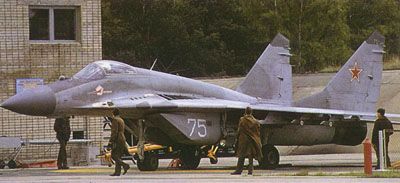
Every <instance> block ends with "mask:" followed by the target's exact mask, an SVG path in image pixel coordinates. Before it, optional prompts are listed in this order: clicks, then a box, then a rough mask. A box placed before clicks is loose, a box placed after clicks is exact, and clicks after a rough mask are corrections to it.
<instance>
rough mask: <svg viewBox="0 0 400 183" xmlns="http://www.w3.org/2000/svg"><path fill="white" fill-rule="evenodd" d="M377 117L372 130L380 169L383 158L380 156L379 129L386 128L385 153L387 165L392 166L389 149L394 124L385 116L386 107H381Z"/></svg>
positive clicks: (377, 167)
mask: <svg viewBox="0 0 400 183" xmlns="http://www.w3.org/2000/svg"><path fill="white" fill-rule="evenodd" d="M376 116H377V119H376V120H375V123H374V130H373V131H372V144H373V146H374V150H375V154H376V158H377V160H378V162H377V166H376V169H380V168H382V167H380V166H379V165H380V161H381V159H380V158H379V131H381V130H385V132H386V133H385V134H384V136H385V145H386V148H384V150H385V151H384V154H385V155H386V165H387V166H388V167H390V166H391V164H390V158H389V154H388V149H389V136H390V135H392V134H393V126H392V123H391V122H390V121H389V119H387V118H386V116H385V109H382V108H379V109H378V110H377V113H376Z"/></svg>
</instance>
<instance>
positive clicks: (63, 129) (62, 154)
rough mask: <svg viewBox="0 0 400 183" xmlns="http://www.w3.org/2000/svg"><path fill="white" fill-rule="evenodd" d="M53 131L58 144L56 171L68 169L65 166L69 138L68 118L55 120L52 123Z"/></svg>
mask: <svg viewBox="0 0 400 183" xmlns="http://www.w3.org/2000/svg"><path fill="white" fill-rule="evenodd" d="M54 131H56V134H57V136H56V137H57V140H58V142H59V144H60V150H59V152H58V158H57V167H58V169H69V167H68V165H67V142H68V141H69V138H70V136H71V127H70V123H69V117H64V118H57V119H56V121H55V122H54Z"/></svg>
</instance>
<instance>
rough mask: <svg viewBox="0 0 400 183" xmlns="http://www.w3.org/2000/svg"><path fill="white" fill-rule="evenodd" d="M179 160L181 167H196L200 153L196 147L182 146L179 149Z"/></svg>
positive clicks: (189, 168) (190, 168)
mask: <svg viewBox="0 0 400 183" xmlns="http://www.w3.org/2000/svg"><path fill="white" fill-rule="evenodd" d="M179 158H180V160H181V164H182V169H185V170H193V169H196V168H197V167H198V166H199V164H200V159H201V153H200V149H199V148H197V147H184V148H183V149H182V150H181V154H180V157H179Z"/></svg>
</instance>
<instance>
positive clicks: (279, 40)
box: [271, 33, 289, 48]
mask: <svg viewBox="0 0 400 183" xmlns="http://www.w3.org/2000/svg"><path fill="white" fill-rule="evenodd" d="M271 45H272V46H277V47H287V48H288V47H289V39H288V38H286V37H285V36H284V35H282V34H281V33H278V34H277V35H276V36H275V37H274V39H273V40H272V42H271Z"/></svg>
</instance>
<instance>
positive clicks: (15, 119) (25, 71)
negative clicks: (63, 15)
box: [0, 0, 102, 160]
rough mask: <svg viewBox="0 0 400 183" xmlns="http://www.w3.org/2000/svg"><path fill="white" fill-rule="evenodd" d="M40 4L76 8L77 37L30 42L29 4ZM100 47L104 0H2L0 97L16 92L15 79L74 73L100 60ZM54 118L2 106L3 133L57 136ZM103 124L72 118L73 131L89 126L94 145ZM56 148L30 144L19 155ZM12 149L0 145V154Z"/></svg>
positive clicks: (44, 154) (39, 155)
mask: <svg viewBox="0 0 400 183" xmlns="http://www.w3.org/2000/svg"><path fill="white" fill-rule="evenodd" d="M39 5H40V6H74V7H78V9H79V10H78V11H79V13H78V24H79V28H78V33H79V34H80V36H79V39H78V40H77V41H73V42H69V43H67V42H65V43H60V42H58V43H56V42H40V43H38V42H34V41H30V40H29V6H39ZM101 49H102V48H101V1H100V0H0V101H4V100H5V99H7V98H9V97H11V96H12V95H14V94H15V93H16V87H15V84H16V79H17V78H43V79H44V81H45V83H46V84H47V83H49V82H53V81H55V80H57V79H58V77H59V76H60V75H65V76H67V77H68V76H71V75H72V74H73V73H76V72H77V71H78V70H80V69H82V68H83V67H84V66H85V65H87V64H88V63H90V62H92V61H95V60H99V59H101V57H102V52H101ZM53 123H54V120H53V119H46V118H42V117H31V116H24V115H18V114H16V113H13V112H10V111H7V110H4V109H0V136H13V137H21V138H23V139H28V140H32V139H54V140H55V133H54V131H53ZM101 126H102V123H101V121H100V119H98V118H83V117H79V118H75V119H72V120H71V128H72V130H73V131H75V130H84V131H86V132H85V137H86V138H87V139H91V140H93V141H94V144H95V145H98V144H99V143H100V141H101V133H102V127H101ZM55 142H56V141H55ZM73 146H74V145H71V146H70V147H69V149H68V151H69V152H70V151H71V148H72V147H73ZM57 149H58V145H57V144H55V145H29V146H26V147H24V148H23V150H22V153H21V155H20V156H19V157H20V159H24V160H35V159H49V158H55V157H56V156H57ZM11 152H12V150H10V149H0V159H2V158H6V157H7V156H8V155H9V154H10V153H11Z"/></svg>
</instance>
